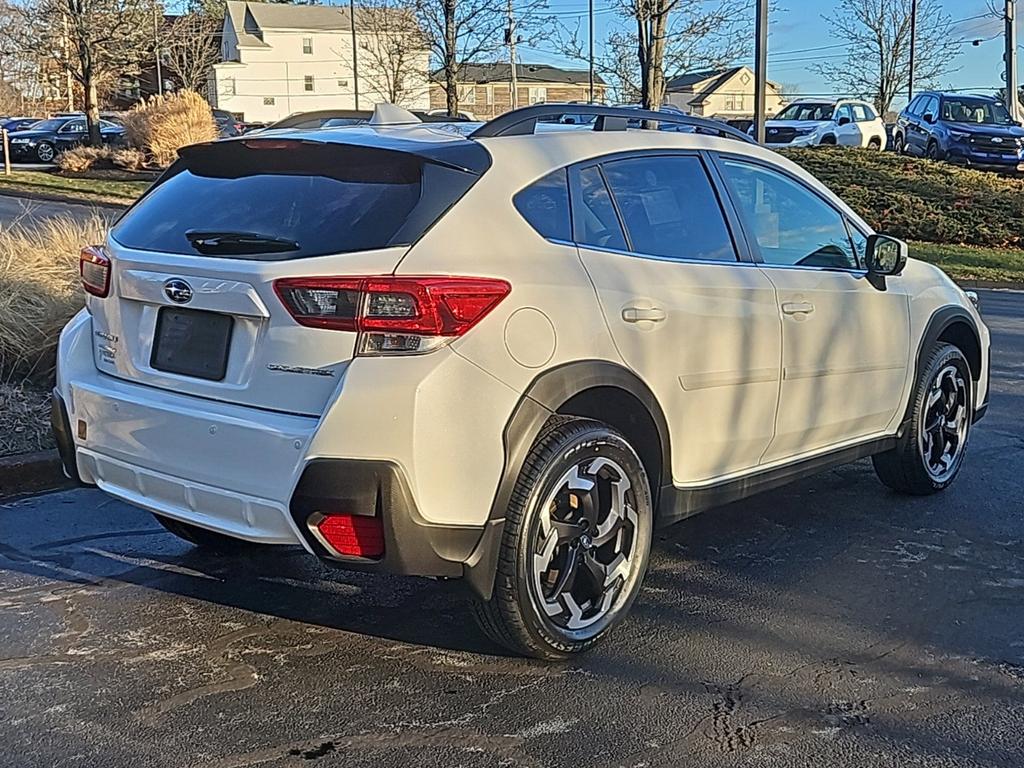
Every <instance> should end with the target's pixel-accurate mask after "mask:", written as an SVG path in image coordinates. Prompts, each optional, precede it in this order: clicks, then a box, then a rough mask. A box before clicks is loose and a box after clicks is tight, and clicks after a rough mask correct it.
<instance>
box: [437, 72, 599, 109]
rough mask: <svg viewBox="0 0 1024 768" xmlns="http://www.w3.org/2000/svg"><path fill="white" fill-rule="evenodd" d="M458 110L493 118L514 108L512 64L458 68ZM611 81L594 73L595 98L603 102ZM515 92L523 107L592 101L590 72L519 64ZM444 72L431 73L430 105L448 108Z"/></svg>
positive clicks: (519, 103)
mask: <svg viewBox="0 0 1024 768" xmlns="http://www.w3.org/2000/svg"><path fill="white" fill-rule="evenodd" d="M458 89H459V109H460V110H461V111H464V112H470V113H472V114H473V115H474V116H475V117H477V118H478V119H480V120H490V119H491V118H492V117H496V116H497V115H500V114H502V113H504V112H507V111H508V110H509V109H511V108H512V67H511V65H510V64H509V63H508V62H507V61H505V62H486V63H477V62H467V63H465V64H462V65H461V66H460V67H459V75H458ZM607 91H608V84H607V83H606V82H605V81H604V80H603V79H601V77H600V75H594V100H595V101H597V102H603V101H604V99H605V94H606V93H607ZM516 94H517V96H518V99H517V103H518V106H520V107H525V106H527V105H529V104H539V103H541V102H562V101H584V102H585V101H589V100H590V74H589V72H588V71H587V70H585V69H564V68H561V67H553V66H550V65H548V64H516ZM446 98H447V97H446V94H445V90H444V72H443V71H441V70H438V71H435V72H434V73H433V74H432V75H431V84H430V108H431V109H445V108H446V107H447V100H446Z"/></svg>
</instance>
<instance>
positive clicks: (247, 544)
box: [153, 514, 260, 553]
mask: <svg viewBox="0 0 1024 768" xmlns="http://www.w3.org/2000/svg"><path fill="white" fill-rule="evenodd" d="M153 517H155V518H156V521H157V522H158V523H160V525H162V526H163V527H164V528H166V529H167V530H168V531H170V532H171V533H173V534H174V535H175V536H177V537H178V538H179V539H184V540H185V541H187V542H188V543H189V544H192V545H194V546H196V547H201V548H203V549H210V550H214V551H216V552H223V553H232V552H242V551H245V550H248V549H253V548H256V547H259V546H260V545H259V544H256V543H254V542H251V541H245V540H244V539H236V538H234V537H233V536H225V535H224V534H222V533H215V532H214V531H208V530H206V529H205V528H200V527H199V526H198V525H191V524H190V523H183V522H181V521H180V520H172V519H171V518H169V517H164V516H163V515H157V514H154V515H153Z"/></svg>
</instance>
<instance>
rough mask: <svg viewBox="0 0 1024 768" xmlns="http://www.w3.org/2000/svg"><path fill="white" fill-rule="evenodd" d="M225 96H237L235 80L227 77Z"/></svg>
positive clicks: (225, 80)
mask: <svg viewBox="0 0 1024 768" xmlns="http://www.w3.org/2000/svg"><path fill="white" fill-rule="evenodd" d="M224 95H225V96H234V95H235V78H233V77H226V78H224Z"/></svg>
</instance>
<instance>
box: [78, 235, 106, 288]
mask: <svg viewBox="0 0 1024 768" xmlns="http://www.w3.org/2000/svg"><path fill="white" fill-rule="evenodd" d="M78 270H79V273H80V274H81V275H82V287H83V288H84V289H85V290H86V292H87V293H91V294H92V295H93V296H98V297H99V298H101V299H102V298H105V297H106V296H107V294H108V293H110V257H109V256H107V254H106V252H105V251H104V250H103V246H101V245H89V246H86V247H85V248H83V249H82V251H81V253H79V255H78Z"/></svg>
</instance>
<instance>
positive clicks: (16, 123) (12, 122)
mask: <svg viewBox="0 0 1024 768" xmlns="http://www.w3.org/2000/svg"><path fill="white" fill-rule="evenodd" d="M40 120H42V118H41V117H5V118H4V119H3V120H0V129H2V130H5V131H7V132H8V133H14V132H15V131H24V130H25V129H26V128H28V127H29V126H32V125H35V124H36V123H38V122H39V121H40Z"/></svg>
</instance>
